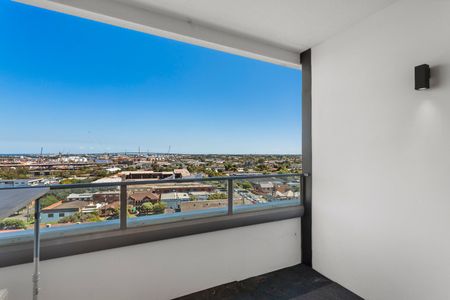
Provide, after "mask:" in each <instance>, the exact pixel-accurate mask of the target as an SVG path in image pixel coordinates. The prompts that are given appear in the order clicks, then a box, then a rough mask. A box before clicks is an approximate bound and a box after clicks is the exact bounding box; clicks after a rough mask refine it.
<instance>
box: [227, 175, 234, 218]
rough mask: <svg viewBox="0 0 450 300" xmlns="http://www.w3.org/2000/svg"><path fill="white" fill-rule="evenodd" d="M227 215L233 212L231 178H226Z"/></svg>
mask: <svg viewBox="0 0 450 300" xmlns="http://www.w3.org/2000/svg"><path fill="white" fill-rule="evenodd" d="M227 188H228V215H232V214H233V179H228V186H227Z"/></svg>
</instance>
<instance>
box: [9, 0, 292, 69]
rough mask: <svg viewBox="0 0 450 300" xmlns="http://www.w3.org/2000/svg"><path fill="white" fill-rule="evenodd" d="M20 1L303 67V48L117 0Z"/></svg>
mask: <svg viewBox="0 0 450 300" xmlns="http://www.w3.org/2000/svg"><path fill="white" fill-rule="evenodd" d="M17 2H21V3H25V4H29V5H33V6H37V7H41V8H45V9H49V10H53V11H57V12H61V13H66V14H69V15H74V16H78V17H82V18H86V19H90V20H95V21H99V22H103V23H107V24H111V25H115V26H119V27H124V28H128V29H132V30H137V31H141V32H145V33H149V34H153V35H157V36H161V37H165V38H169V39H174V40H177V41H181V42H186V43H190V44H194V45H199V46H203V47H207V48H212V49H216V50H220V51H224V52H228V53H232V54H236V55H240V56H245V57H250V58H254V59H258V60H262V61H266V62H270V63H274V64H279V65H283V66H287V67H292V68H300V51H298V52H295V51H292V50H290V49H283V48H280V47H277V46H274V45H271V44H269V43H267V42H264V41H261V40H258V39H255V38H251V37H246V36H244V35H240V34H235V33H230V32H226V31H222V30H219V29H216V28H211V27H208V26H205V25H202V24H196V23H194V22H191V21H189V20H184V19H182V18H177V17H173V16H169V15H164V14H162V13H160V12H156V11H151V10H144V9H141V8H138V7H133V6H131V5H127V4H124V3H121V2H117V1H114V0H95V1H93V0H17Z"/></svg>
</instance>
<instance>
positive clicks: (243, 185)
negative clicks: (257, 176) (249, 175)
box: [242, 180, 253, 190]
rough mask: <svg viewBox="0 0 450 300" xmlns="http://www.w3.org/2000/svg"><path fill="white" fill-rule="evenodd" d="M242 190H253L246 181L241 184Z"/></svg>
mask: <svg viewBox="0 0 450 300" xmlns="http://www.w3.org/2000/svg"><path fill="white" fill-rule="evenodd" d="M242 188H244V189H246V190H251V189H252V188H253V185H252V184H251V183H250V182H248V181H247V180H245V181H243V182H242Z"/></svg>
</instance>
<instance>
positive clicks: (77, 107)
mask: <svg viewBox="0 0 450 300" xmlns="http://www.w3.org/2000/svg"><path fill="white" fill-rule="evenodd" d="M0 2H1V4H2V8H3V9H2V10H1V11H0V25H1V26H0V37H1V38H2V40H3V41H5V42H4V46H3V47H1V48H0V106H1V107H2V109H1V110H0V118H1V120H2V123H3V125H4V126H6V127H5V128H8V130H3V131H2V132H1V133H0V140H1V143H0V153H2V154H7V153H23V154H27V153H39V152H40V149H41V147H44V153H59V152H63V153H73V154H80V153H105V152H107V153H109V152H137V151H138V148H139V147H140V148H141V151H142V152H147V151H148V152H152V153H167V152H168V148H169V146H170V148H171V152H173V153H187V154H210V153H217V154H300V153H301V87H299V84H300V83H301V72H300V71H299V70H295V69H288V68H285V67H281V66H277V65H272V64H269V63H264V62H261V61H256V60H252V59H248V58H243V57H239V56H234V55H231V54H226V53H222V52H219V51H215V50H210V49H206V48H202V47H197V46H193V45H188V44H184V43H181V42H176V41H172V40H168V39H164V38H159V37H155V36H151V35H147V34H144V33H140V32H135V31H131V30H126V29H122V28H117V27H114V26H110V25H106V24H101V23H97V22H93V21H89V20H84V19H80V18H77V17H73V16H68V15H63V14H59V13H55V12H51V11H46V10H43V9H39V8H34V7H29V6H25V5H22V4H20V3H14V2H9V1H4V0H0ZM19 16H20V17H19ZM24 16H25V17H24ZM23 20H26V22H24V21H23ZM12 28H14V30H12ZM230 120H234V121H233V122H230Z"/></svg>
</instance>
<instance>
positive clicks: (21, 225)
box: [0, 219, 27, 230]
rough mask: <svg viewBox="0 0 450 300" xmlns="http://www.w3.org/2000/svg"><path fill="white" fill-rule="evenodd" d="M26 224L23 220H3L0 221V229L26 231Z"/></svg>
mask: <svg viewBox="0 0 450 300" xmlns="http://www.w3.org/2000/svg"><path fill="white" fill-rule="evenodd" d="M26 228H27V223H25V221H24V220H19V219H3V220H1V221H0V229H1V230H8V229H26Z"/></svg>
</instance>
